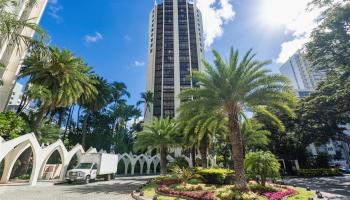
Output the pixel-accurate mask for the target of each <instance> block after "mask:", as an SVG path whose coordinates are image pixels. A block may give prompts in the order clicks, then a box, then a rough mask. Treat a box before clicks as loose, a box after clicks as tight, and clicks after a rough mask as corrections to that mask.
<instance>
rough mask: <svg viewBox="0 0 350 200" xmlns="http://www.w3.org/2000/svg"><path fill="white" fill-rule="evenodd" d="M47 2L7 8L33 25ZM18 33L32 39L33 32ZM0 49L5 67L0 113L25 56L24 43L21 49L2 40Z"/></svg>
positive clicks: (22, 2) (0, 75) (0, 72)
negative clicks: (31, 5)
mask: <svg viewBox="0 0 350 200" xmlns="http://www.w3.org/2000/svg"><path fill="white" fill-rule="evenodd" d="M47 1H48V0H37V3H36V4H35V5H34V6H33V7H28V6H27V2H28V0H17V2H19V3H18V4H19V5H18V6H17V7H9V10H11V11H12V12H13V13H15V14H16V15H17V16H18V18H20V19H23V20H29V19H30V20H31V22H33V23H39V21H40V18H41V16H42V14H43V12H44V9H45V7H46V4H47ZM19 32H20V33H21V34H22V35H24V36H28V37H33V35H34V33H35V32H34V31H33V30H31V29H29V28H25V29H22V30H19ZM1 44H2V46H1V47H0V62H1V63H2V64H4V65H5V66H6V68H5V70H0V79H2V80H3V82H4V85H3V86H0V112H1V111H4V110H5V109H6V105H7V104H8V102H9V100H10V97H11V93H12V90H13V88H14V86H15V83H16V78H17V77H16V76H17V74H18V71H19V69H20V64H21V60H22V59H23V58H24V56H25V54H26V49H25V48H24V46H25V45H24V43H23V45H22V47H18V46H16V45H9V41H7V40H6V39H4V40H3V41H1Z"/></svg>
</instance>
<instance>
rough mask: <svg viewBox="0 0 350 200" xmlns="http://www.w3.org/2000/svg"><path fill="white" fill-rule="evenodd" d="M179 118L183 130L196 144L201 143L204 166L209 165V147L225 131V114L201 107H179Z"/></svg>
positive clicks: (200, 148)
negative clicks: (186, 108) (211, 111)
mask: <svg viewBox="0 0 350 200" xmlns="http://www.w3.org/2000/svg"><path fill="white" fill-rule="evenodd" d="M178 111H179V117H178V118H177V119H178V121H179V124H180V126H181V127H182V129H183V132H184V134H185V136H186V138H188V140H190V141H192V142H193V143H194V144H199V152H200V155H201V162H202V167H208V160H207V156H208V149H209V146H210V144H211V143H212V141H213V139H214V138H215V136H216V135H219V134H222V133H224V128H225V127H223V124H224V123H223V122H224V121H225V120H224V116H223V115H221V114H214V113H210V112H206V111H204V110H203V109H201V108H199V107H192V108H191V109H189V110H183V109H182V108H181V107H180V108H179V110H178Z"/></svg>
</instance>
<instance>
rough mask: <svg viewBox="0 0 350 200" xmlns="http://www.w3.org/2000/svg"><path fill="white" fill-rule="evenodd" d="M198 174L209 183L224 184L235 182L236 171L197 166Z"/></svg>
mask: <svg viewBox="0 0 350 200" xmlns="http://www.w3.org/2000/svg"><path fill="white" fill-rule="evenodd" d="M196 174H199V175H201V176H202V177H203V179H204V182H205V183H207V184H217V185H223V184H230V183H232V182H233V176H234V171H233V170H229V169H223V168H208V169H203V168H197V169H196Z"/></svg>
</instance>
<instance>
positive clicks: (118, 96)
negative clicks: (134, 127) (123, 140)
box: [111, 82, 130, 136]
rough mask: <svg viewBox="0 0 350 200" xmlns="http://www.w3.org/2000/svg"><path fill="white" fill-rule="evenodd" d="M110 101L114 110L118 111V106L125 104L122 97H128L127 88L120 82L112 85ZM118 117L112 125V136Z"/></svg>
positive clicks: (114, 132)
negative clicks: (111, 100)
mask: <svg viewBox="0 0 350 200" xmlns="http://www.w3.org/2000/svg"><path fill="white" fill-rule="evenodd" d="M111 94H112V99H113V102H114V108H113V109H114V110H117V109H118V106H119V105H121V104H125V103H126V100H125V99H124V96H126V97H128V98H129V97H130V93H129V92H128V90H127V87H126V85H125V84H124V83H121V82H114V83H112V93H111ZM119 120H120V119H119V117H116V118H115V120H114V125H113V136H115V134H116V128H117V125H118V122H119Z"/></svg>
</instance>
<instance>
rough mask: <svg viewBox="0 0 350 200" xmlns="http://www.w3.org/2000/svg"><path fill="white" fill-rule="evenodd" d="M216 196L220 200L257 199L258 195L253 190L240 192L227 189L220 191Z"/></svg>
mask: <svg viewBox="0 0 350 200" xmlns="http://www.w3.org/2000/svg"><path fill="white" fill-rule="evenodd" d="M218 197H219V198H220V199H221V200H255V199H258V196H257V195H256V194H254V193H253V192H240V191H233V190H227V191H224V192H221V193H220V194H219V195H218Z"/></svg>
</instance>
